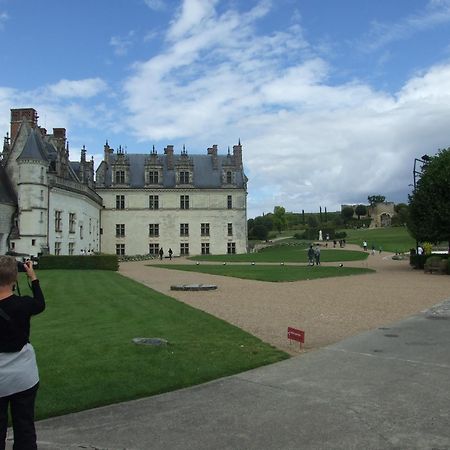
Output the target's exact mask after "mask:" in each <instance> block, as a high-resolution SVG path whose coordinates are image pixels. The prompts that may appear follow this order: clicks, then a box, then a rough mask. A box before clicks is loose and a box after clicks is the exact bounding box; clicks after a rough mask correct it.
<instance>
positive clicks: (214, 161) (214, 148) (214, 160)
mask: <svg viewBox="0 0 450 450" xmlns="http://www.w3.org/2000/svg"><path fill="white" fill-rule="evenodd" d="M208 155H211V157H212V166H213V169H217V167H218V164H217V145H216V144H214V145H213V146H212V147H209V148H208Z"/></svg>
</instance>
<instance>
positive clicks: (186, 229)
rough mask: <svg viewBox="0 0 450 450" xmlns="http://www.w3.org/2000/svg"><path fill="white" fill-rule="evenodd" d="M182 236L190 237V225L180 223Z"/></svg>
mask: <svg viewBox="0 0 450 450" xmlns="http://www.w3.org/2000/svg"><path fill="white" fill-rule="evenodd" d="M180 236H189V224H188V223H180Z"/></svg>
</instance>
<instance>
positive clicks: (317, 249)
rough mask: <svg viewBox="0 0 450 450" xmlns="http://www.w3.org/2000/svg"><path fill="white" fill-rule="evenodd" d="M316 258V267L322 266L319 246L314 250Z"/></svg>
mask: <svg viewBox="0 0 450 450" xmlns="http://www.w3.org/2000/svg"><path fill="white" fill-rule="evenodd" d="M314 258H315V260H316V266H320V247H319V244H317V245H316V248H315V249H314Z"/></svg>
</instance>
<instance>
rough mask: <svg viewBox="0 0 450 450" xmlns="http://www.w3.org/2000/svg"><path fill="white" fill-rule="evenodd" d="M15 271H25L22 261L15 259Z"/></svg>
mask: <svg viewBox="0 0 450 450" xmlns="http://www.w3.org/2000/svg"><path fill="white" fill-rule="evenodd" d="M17 271H18V272H26V269H25V263H23V262H22V261H17Z"/></svg>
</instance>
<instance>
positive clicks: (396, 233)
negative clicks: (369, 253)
mask: <svg viewBox="0 0 450 450" xmlns="http://www.w3.org/2000/svg"><path fill="white" fill-rule="evenodd" d="M343 231H345V232H346V233H347V238H346V241H347V243H349V244H357V245H360V246H362V242H363V241H364V240H366V241H367V243H368V245H369V249H371V248H372V244H374V245H375V248H376V249H377V250H379V248H380V247H381V248H382V249H383V250H384V251H388V252H394V253H395V252H399V253H400V252H407V251H409V249H410V248H415V246H416V241H415V240H414V239H413V238H412V237H411V236H410V234H409V233H408V230H407V229H406V228H405V227H387V228H372V229H367V228H359V229H357V230H352V229H346V230H343Z"/></svg>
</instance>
